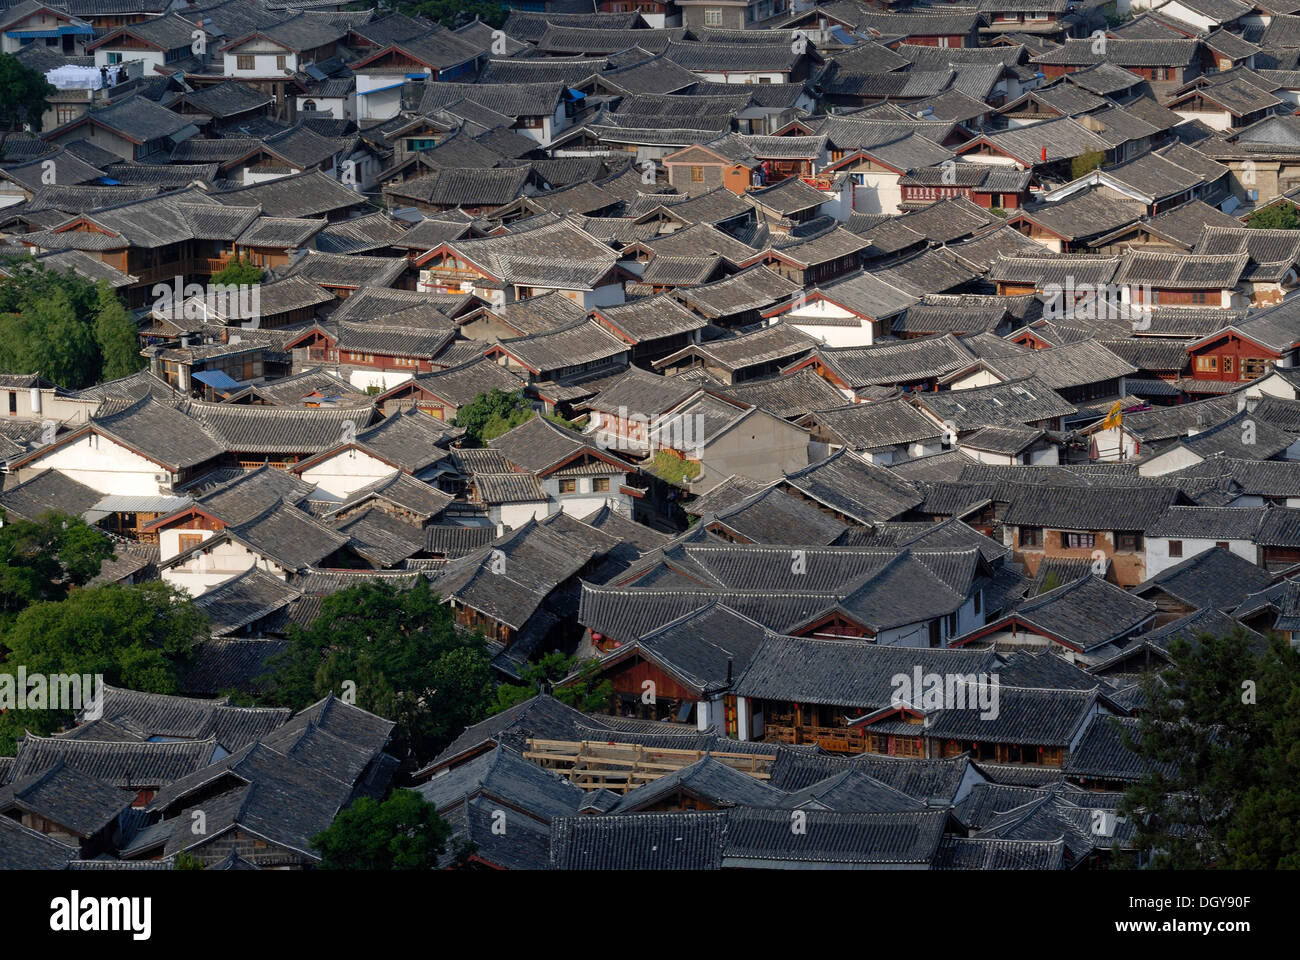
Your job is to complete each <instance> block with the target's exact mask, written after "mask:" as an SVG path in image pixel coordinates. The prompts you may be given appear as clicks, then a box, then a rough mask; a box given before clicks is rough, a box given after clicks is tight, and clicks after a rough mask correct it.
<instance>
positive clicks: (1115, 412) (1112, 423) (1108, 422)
mask: <svg viewBox="0 0 1300 960" xmlns="http://www.w3.org/2000/svg"><path fill="white" fill-rule="evenodd" d="M1122 402H1123V401H1120V400H1116V401H1115V406H1113V407H1111V408H1110V413H1108V414H1106V419H1105V420H1103V421H1102V422H1101V428H1102V429H1103V430H1106V429H1109V428H1110V427H1118V426H1119V425H1120V424H1122V423H1123V422H1124V413H1123V407H1122V406H1121V404H1122Z"/></svg>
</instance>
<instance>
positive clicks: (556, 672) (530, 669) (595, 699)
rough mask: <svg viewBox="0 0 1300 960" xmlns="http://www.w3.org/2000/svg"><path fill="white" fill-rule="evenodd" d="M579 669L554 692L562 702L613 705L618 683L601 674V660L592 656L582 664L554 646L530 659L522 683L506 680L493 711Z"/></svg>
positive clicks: (592, 706) (578, 705)
mask: <svg viewBox="0 0 1300 960" xmlns="http://www.w3.org/2000/svg"><path fill="white" fill-rule="evenodd" d="M575 671H576V672H577V677H575V678H574V679H573V680H572V681H570V682H569V683H567V684H565V685H564V686H562V687H555V688H554V689H553V690H552V695H553V696H554V697H555V699H556V700H559V701H560V702H561V703H566V704H568V705H569V706H571V707H573V708H574V709H576V710H583V711H591V710H599V709H600V708H601V707H605V706H608V705H609V698H610V697H611V696H613V695H614V684H613V683H612V682H611V681H609V680H604V679H601V677H600V661H599V660H596V659H594V658H593V659H590V660H586V661H583V662H581V664H579V661H578V658H577V657H576V656H571V655H568V654H564V653H561V652H560V651H558V650H554V651H552V652H550V653H548V654H545V655H544V656H542V657H541V658H540V659H539V660H538V661H537V662H536V663H530V664H528V665H527V666H525V667H524V668H523V669H522V670H521V671H520V679H522V680H523V681H524V682H523V683H522V684H510V683H503V684H501V686H499V687H497V699H496V702H495V703H494V704H493V705H492V711H491V712H492V713H500V712H501V711H502V710H508V709H509V708H510V707H513V706H515V704H518V703H523V702H524V701H525V700H529V699H531V698H532V697H535V696H537V693H538V691H539V690H540V689H541V685H542V683H543V682H545V683H547V684H555V683H557V682H558V681H560V680H563V679H564V678H565V677H568V676H572V675H573V674H574V672H575Z"/></svg>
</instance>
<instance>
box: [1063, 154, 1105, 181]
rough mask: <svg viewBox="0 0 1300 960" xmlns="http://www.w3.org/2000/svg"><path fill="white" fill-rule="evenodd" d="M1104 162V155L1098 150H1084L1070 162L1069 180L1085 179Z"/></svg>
mask: <svg viewBox="0 0 1300 960" xmlns="http://www.w3.org/2000/svg"><path fill="white" fill-rule="evenodd" d="M1105 162H1106V155H1105V154H1104V153H1102V152H1101V151H1100V150H1085V151H1084V152H1083V153H1081V154H1079V155H1078V156H1077V157H1075V158H1073V159H1072V160H1071V161H1070V179H1071V180H1078V179H1079V178H1080V177H1086V176H1087V175H1088V174H1090V173H1092V171H1094V170H1096V169H1097V168H1098V167H1100V166H1101V165H1102V164H1103V163H1105Z"/></svg>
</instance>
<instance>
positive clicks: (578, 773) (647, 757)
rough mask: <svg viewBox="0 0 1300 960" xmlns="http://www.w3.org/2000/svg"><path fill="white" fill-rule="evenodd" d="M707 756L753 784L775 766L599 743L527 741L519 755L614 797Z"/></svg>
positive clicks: (768, 756)
mask: <svg viewBox="0 0 1300 960" xmlns="http://www.w3.org/2000/svg"><path fill="white" fill-rule="evenodd" d="M706 755H707V756H710V757H712V758H713V759H714V760H717V761H718V762H719V763H725V764H726V765H727V766H729V767H731V768H732V769H734V770H739V771H741V772H742V773H747V774H749V775H750V776H751V777H754V778H755V779H757V780H766V779H768V777H769V776H770V774H769V773H768V770H769V769H770V767H771V765H772V764H773V763H774V762H776V754H774V753H718V752H717V751H709V750H679V749H674V748H671V747H647V746H643V745H642V744H639V743H607V742H605V741H600V740H539V739H533V738H529V740H528V741H527V750H526V751H525V752H524V756H525V757H527V758H528V759H529V760H532V761H533V762H534V763H537V764H538V765H539V766H542V767H545V768H547V769H548V770H555V771H558V772H560V773H561V774H562V775H567V776H568V778H569V781H570V782H571V783H573V784H574V785H576V786H579V787H582V788H583V789H584V790H600V789H602V788H604V789H606V790H613V791H615V792H616V793H627V791H629V790H631V789H633V788H634V787H639V786H641V785H642V784H645V783H649V782H651V781H652V780H658V779H659V778H660V777H664V776H667V775H668V774H670V773H673V772H674V771H677V770H680V769H682V767H688V766H690V765H691V764H692V763H695V762H696V761H698V760H702V759H703V758H704V757H705V756H706Z"/></svg>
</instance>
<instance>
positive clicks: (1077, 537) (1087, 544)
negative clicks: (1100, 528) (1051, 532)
mask: <svg viewBox="0 0 1300 960" xmlns="http://www.w3.org/2000/svg"><path fill="white" fill-rule="evenodd" d="M1096 542H1097V537H1096V534H1092V533H1062V534H1061V546H1062V547H1065V548H1066V549H1067V550H1091V549H1092V548H1093V546H1094V545H1095V544H1096Z"/></svg>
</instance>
